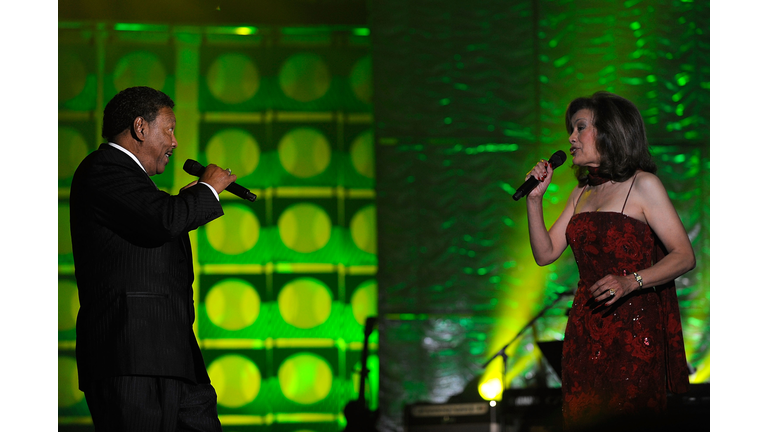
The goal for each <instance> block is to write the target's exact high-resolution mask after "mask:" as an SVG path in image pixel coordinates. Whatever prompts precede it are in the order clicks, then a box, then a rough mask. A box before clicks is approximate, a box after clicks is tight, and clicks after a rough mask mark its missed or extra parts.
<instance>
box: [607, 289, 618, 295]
mask: <svg viewBox="0 0 768 432" xmlns="http://www.w3.org/2000/svg"><path fill="white" fill-rule="evenodd" d="M608 292H609V293H611V295H612V296H614V295H616V291H614V290H612V289H609V290H608Z"/></svg>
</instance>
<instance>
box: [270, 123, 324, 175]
mask: <svg viewBox="0 0 768 432" xmlns="http://www.w3.org/2000/svg"><path fill="white" fill-rule="evenodd" d="M277 156H278V158H279V159H280V164H281V165H282V166H283V168H285V170H286V171H287V172H288V173H289V174H291V175H293V176H296V177H300V178H309V177H314V176H316V175H318V174H320V173H322V172H323V171H325V170H326V168H328V165H329V164H330V163H331V146H330V144H329V143H328V139H327V138H326V137H325V135H323V133H322V132H320V131H319V130H317V129H314V128H310V127H300V128H296V129H293V130H291V131H289V132H288V133H286V134H285V135H284V136H283V138H282V139H280V143H279V144H278V145H277Z"/></svg>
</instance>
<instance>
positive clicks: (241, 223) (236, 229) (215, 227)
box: [204, 204, 261, 255]
mask: <svg viewBox="0 0 768 432" xmlns="http://www.w3.org/2000/svg"><path fill="white" fill-rule="evenodd" d="M222 207H223V209H224V216H223V217H220V218H217V219H215V220H213V221H211V222H209V223H208V224H206V225H205V231H204V232H205V236H206V238H207V239H208V242H209V243H210V245H211V246H212V247H213V248H214V249H216V250H217V251H219V252H222V253H225V254H228V255H238V254H241V253H243V252H246V251H248V250H250V249H251V248H253V247H254V246H255V245H256V243H257V242H258V241H259V234H260V231H261V225H260V224H259V220H258V218H256V215H255V214H254V213H253V212H252V211H251V210H250V209H249V208H248V207H246V206H245V205H242V204H223V205H222Z"/></svg>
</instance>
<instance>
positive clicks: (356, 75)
mask: <svg viewBox="0 0 768 432" xmlns="http://www.w3.org/2000/svg"><path fill="white" fill-rule="evenodd" d="M371 71H372V64H371V56H370V55H367V56H365V57H362V58H361V59H360V60H358V61H357V62H356V63H355V65H354V66H353V67H352V71H351V72H350V73H349V84H350V85H351V86H352V91H353V92H354V93H355V96H356V97H357V98H358V99H360V101H362V102H365V103H367V104H370V103H371V102H372V101H373V80H372V79H371V77H372V76H373V74H372V73H371Z"/></svg>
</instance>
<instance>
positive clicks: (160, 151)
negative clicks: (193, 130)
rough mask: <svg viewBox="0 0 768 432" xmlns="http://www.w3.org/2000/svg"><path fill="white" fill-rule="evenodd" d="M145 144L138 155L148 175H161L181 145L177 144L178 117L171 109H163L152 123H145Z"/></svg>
mask: <svg viewBox="0 0 768 432" xmlns="http://www.w3.org/2000/svg"><path fill="white" fill-rule="evenodd" d="M144 125H145V129H144V142H143V143H142V144H141V153H140V154H139V155H137V157H138V158H139V160H140V161H141V164H142V165H143V166H144V169H146V170H147V174H149V175H150V176H153V175H155V174H161V173H162V172H163V171H165V166H166V165H168V160H169V158H170V157H171V154H172V153H173V149H175V148H176V147H177V146H178V145H179V144H178V143H177V142H176V136H175V135H174V131H175V129H176V115H174V114H173V109H171V108H169V107H164V108H161V109H160V111H158V114H157V117H155V120H154V121H152V122H145V123H144Z"/></svg>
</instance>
